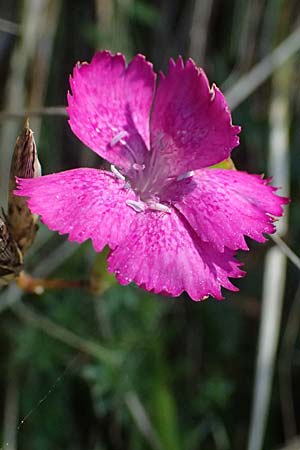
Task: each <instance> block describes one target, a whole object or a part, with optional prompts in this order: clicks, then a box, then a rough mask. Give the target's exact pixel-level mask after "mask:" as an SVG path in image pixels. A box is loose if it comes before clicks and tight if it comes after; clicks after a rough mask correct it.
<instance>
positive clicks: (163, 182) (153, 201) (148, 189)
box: [110, 130, 194, 213]
mask: <svg viewBox="0 0 300 450" xmlns="http://www.w3.org/2000/svg"><path fill="white" fill-rule="evenodd" d="M127 136H128V133H127V132H126V131H125V130H122V131H120V132H118V133H117V134H116V135H115V136H114V137H113V138H112V140H111V142H110V147H114V146H115V145H116V144H121V145H122V146H124V148H126V150H127V151H128V152H129V155H130V158H131V159H132V160H133V161H134V162H133V163H132V165H131V168H130V169H129V171H128V174H130V172H131V173H132V174H133V175H128V176H127V175H123V174H122V173H121V172H120V171H119V170H118V169H117V168H116V167H115V166H114V165H113V164H112V165H111V166H110V167H111V171H112V173H113V174H114V175H115V177H116V178H117V179H119V180H121V181H124V183H125V185H124V187H125V189H132V190H133V191H134V192H135V194H136V195H137V200H126V204H127V205H128V206H129V207H130V208H132V209H134V211H136V212H138V213H140V212H145V211H146V210H147V209H150V210H154V211H160V212H164V213H170V212H171V208H170V206H168V205H167V204H165V203H161V201H160V193H161V192H162V191H163V189H164V187H166V186H167V185H168V184H169V183H170V182H172V181H174V180H177V181H180V180H184V179H185V178H189V177H192V176H193V174H194V173H193V171H189V172H186V173H184V174H182V175H179V176H178V177H177V178H176V177H175V178H174V177H168V176H166V174H165V172H166V165H165V164H164V162H163V160H161V159H159V157H158V156H157V152H154V151H151V150H150V153H149V155H150V157H149V159H148V161H147V162H143V163H140V162H137V161H136V152H135V151H134V149H133V148H132V147H131V146H130V144H129V143H128V142H127V141H126V139H125V138H126V137H127ZM132 169H133V171H132Z"/></svg>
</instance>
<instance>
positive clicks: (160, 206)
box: [148, 202, 171, 213]
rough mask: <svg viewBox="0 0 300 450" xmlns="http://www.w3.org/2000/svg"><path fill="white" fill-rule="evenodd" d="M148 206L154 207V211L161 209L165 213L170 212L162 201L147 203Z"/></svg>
mask: <svg viewBox="0 0 300 450" xmlns="http://www.w3.org/2000/svg"><path fill="white" fill-rule="evenodd" d="M148 206H149V208H150V209H154V210H155V211H161V212H165V213H170V212H171V208H169V207H168V206H167V205H163V204H162V203H152V202H151V203H150V202H149V203H148Z"/></svg>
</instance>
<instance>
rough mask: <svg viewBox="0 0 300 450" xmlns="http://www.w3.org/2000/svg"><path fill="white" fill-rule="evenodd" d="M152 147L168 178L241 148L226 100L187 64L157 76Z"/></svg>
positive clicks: (174, 67)
mask: <svg viewBox="0 0 300 450" xmlns="http://www.w3.org/2000/svg"><path fill="white" fill-rule="evenodd" d="M150 128H151V144H152V148H153V151H155V152H156V153H157V158H159V159H161V161H162V162H161V164H165V165H167V169H168V170H167V172H168V173H169V175H170V176H171V175H181V174H183V173H185V172H188V171H190V170H195V169H199V168H202V167H208V166H211V165H213V164H216V163H218V162H220V161H223V160H224V159H226V158H228V157H229V155H230V153H231V150H232V149H233V148H234V147H236V146H237V145H238V144H239V139H238V136H237V134H238V133H239V131H240V127H238V126H233V125H232V123H231V115H230V111H229V108H228V105H227V103H226V100H225V98H224V96H223V94H222V93H221V91H220V90H219V89H218V88H217V87H216V86H213V87H212V88H210V86H209V82H208V80H207V78H206V75H205V73H204V72H203V70H202V69H199V68H197V67H196V66H195V63H194V62H193V60H191V59H189V60H188V61H187V63H186V64H185V65H184V64H183V61H182V58H178V60H177V62H176V63H174V61H173V60H170V65H169V72H168V74H167V76H166V77H165V76H163V75H162V76H161V79H160V80H159V83H158V87H157V92H156V95H155V99H154V104H153V111H152V116H151V126H150Z"/></svg>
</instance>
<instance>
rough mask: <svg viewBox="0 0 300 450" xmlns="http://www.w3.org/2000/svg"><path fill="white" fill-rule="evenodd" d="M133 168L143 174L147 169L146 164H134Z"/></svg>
mask: <svg viewBox="0 0 300 450" xmlns="http://www.w3.org/2000/svg"><path fill="white" fill-rule="evenodd" d="M132 167H133V169H134V170H137V171H138V172H141V171H142V170H144V169H145V164H138V163H134V164H132Z"/></svg>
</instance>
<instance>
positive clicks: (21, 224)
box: [7, 120, 41, 255]
mask: <svg viewBox="0 0 300 450" xmlns="http://www.w3.org/2000/svg"><path fill="white" fill-rule="evenodd" d="M40 175H41V165H40V162H39V160H38V155H37V149H36V144H35V141H34V137H33V131H32V130H31V129H30V128H29V123H28V120H26V122H25V124H24V128H23V131H22V133H21V134H20V136H19V137H18V139H17V142H16V146H15V150H14V153H13V157H12V161H11V167H10V179H9V197H8V216H7V226H8V229H9V232H10V234H11V236H12V238H13V239H14V240H15V242H16V244H17V245H18V247H19V249H20V250H21V252H22V254H23V255H24V254H25V252H26V251H27V250H28V248H29V247H30V246H31V245H32V243H33V240H34V238H35V235H36V232H37V229H38V226H37V220H38V216H36V215H34V214H31V212H30V210H29V208H28V206H27V202H26V199H25V198H24V197H17V196H15V195H14V193H13V192H14V189H15V187H16V177H20V178H35V177H39V176H40Z"/></svg>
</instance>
